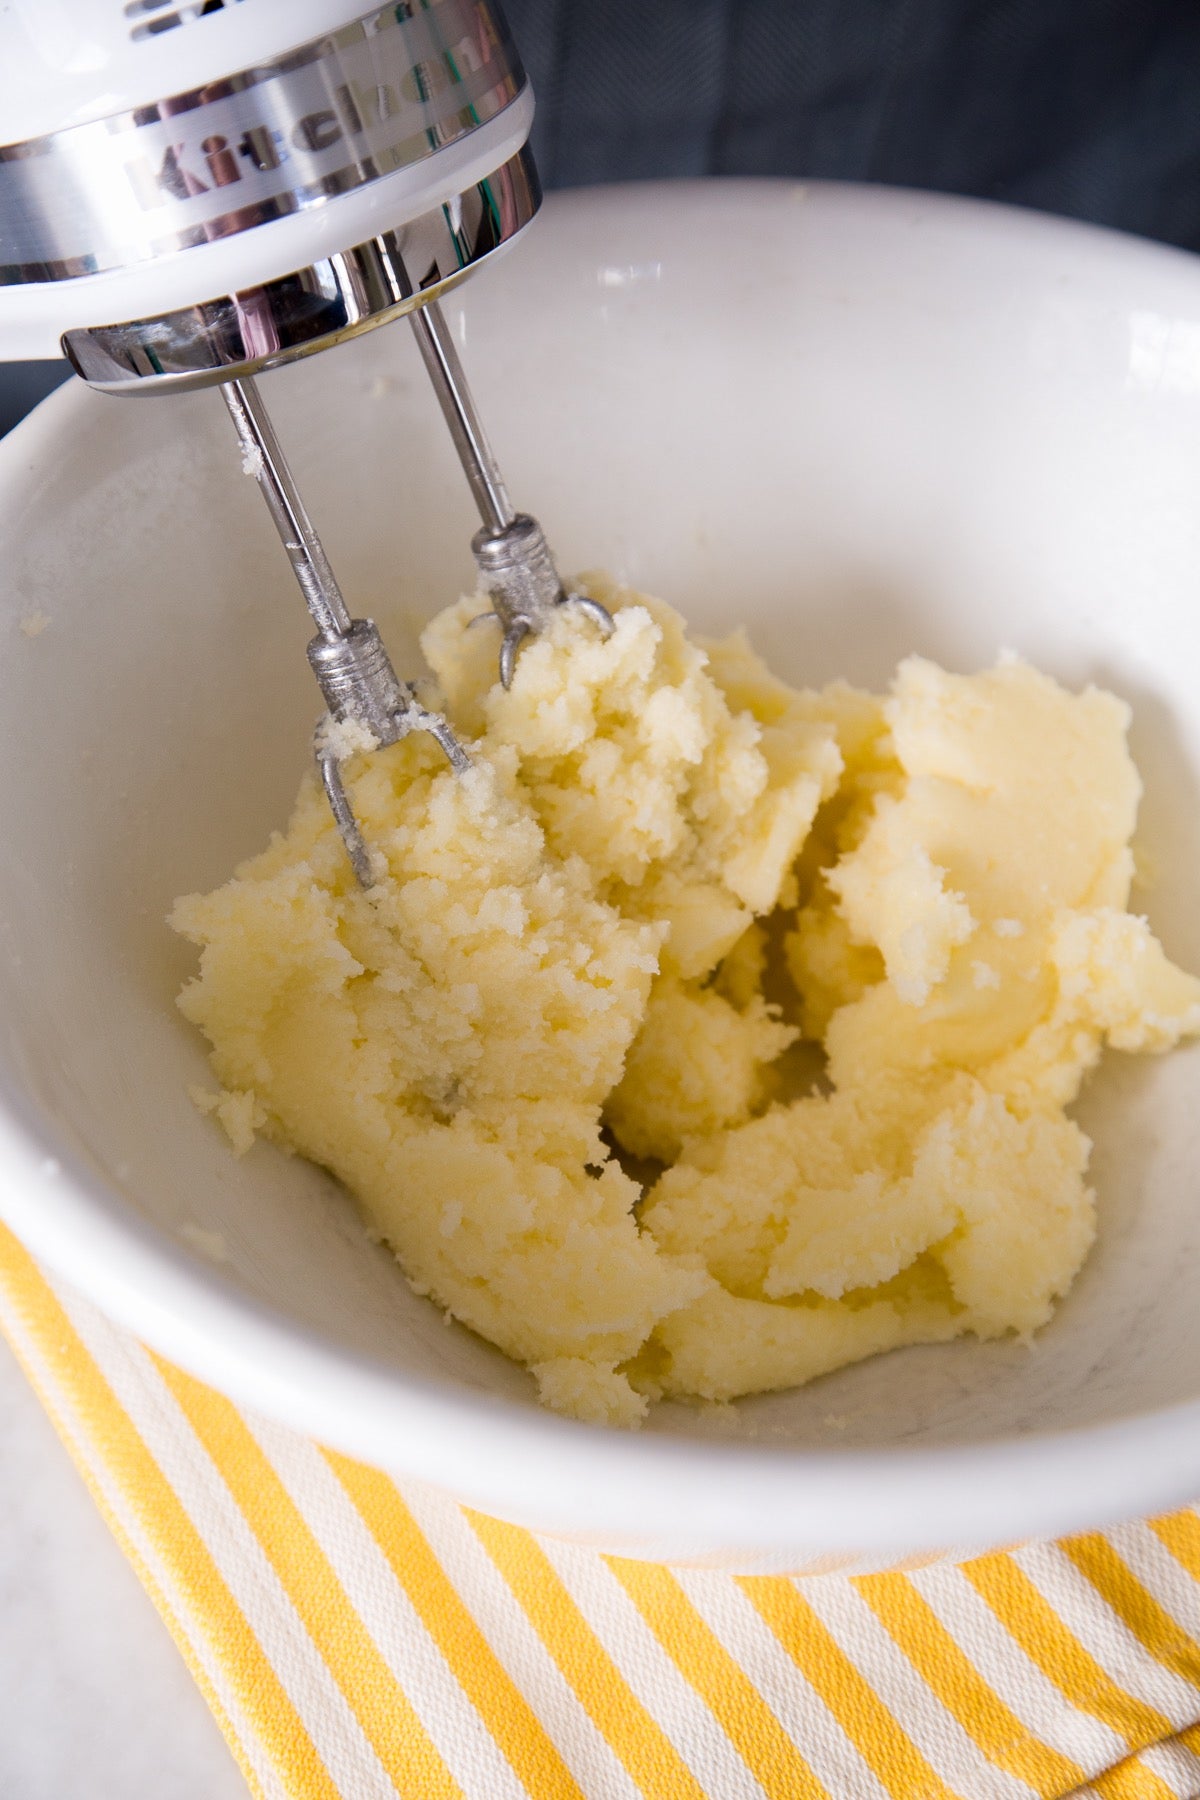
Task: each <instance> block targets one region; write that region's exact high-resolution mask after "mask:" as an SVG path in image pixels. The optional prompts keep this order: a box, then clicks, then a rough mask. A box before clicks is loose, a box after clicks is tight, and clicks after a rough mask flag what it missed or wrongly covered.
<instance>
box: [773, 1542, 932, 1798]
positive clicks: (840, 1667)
mask: <svg viewBox="0 0 1200 1800" xmlns="http://www.w3.org/2000/svg"><path fill="white" fill-rule="evenodd" d="M739 1585H740V1586H741V1587H742V1589H743V1590H744V1591H745V1593H746V1594H747V1595H748V1596H749V1598H750V1600H751V1601H752V1602H753V1604H754V1606H755V1607H756V1608H757V1609H758V1611H759V1612H760V1613H761V1615H762V1617H763V1618H764V1619H765V1620H766V1622H767V1624H768V1625H769V1626H770V1627H771V1630H772V1631H773V1632H774V1633H775V1636H776V1637H777V1638H778V1639H779V1641H780V1643H781V1644H782V1645H783V1647H784V1649H785V1650H786V1651H787V1652H788V1654H789V1656H790V1657H791V1658H792V1660H793V1662H794V1663H795V1664H796V1666H797V1668H799V1669H800V1670H801V1671H802V1673H803V1674H804V1676H805V1678H806V1679H807V1680H808V1681H809V1682H810V1683H811V1685H812V1686H813V1687H814V1688H815V1689H816V1691H817V1693H818V1694H820V1696H821V1698H822V1700H824V1702H825V1704H826V1706H827V1707H828V1708H829V1710H830V1712H831V1713H832V1714H833V1716H834V1718H835V1719H836V1720H837V1722H838V1724H839V1725H840V1726H841V1728H842V1730H843V1731H844V1732H845V1733H846V1736H847V1737H848V1738H849V1739H850V1742H851V1743H852V1744H854V1746H855V1747H856V1749H857V1750H858V1752H859V1754H860V1756H861V1757H862V1759H863V1761H864V1762H865V1763H866V1764H867V1765H868V1766H869V1767H870V1768H871V1769H872V1770H873V1771H874V1772H875V1774H876V1775H877V1776H878V1778H879V1780H880V1781H881V1782H882V1783H883V1785H884V1787H885V1788H887V1789H888V1791H889V1793H892V1794H895V1795H896V1797H897V1800H908V1797H909V1796H910V1795H916V1794H919V1795H920V1796H921V1800H926V1797H928V1800H960V1797H959V1796H958V1795H957V1794H956V1793H954V1792H953V1790H952V1789H950V1788H948V1787H947V1786H946V1784H945V1782H944V1781H943V1780H942V1779H941V1777H940V1776H939V1775H938V1773H937V1771H936V1770H935V1769H933V1768H932V1767H931V1766H930V1764H929V1763H927V1762H926V1760H925V1758H924V1757H923V1756H922V1754H921V1752H920V1751H919V1750H918V1748H917V1746H916V1745H915V1744H914V1743H913V1741H912V1739H911V1738H910V1737H909V1736H908V1734H907V1732H906V1731H905V1730H904V1729H903V1727H902V1726H901V1724H900V1722H899V1720H898V1719H897V1718H896V1717H895V1716H894V1714H893V1713H892V1712H891V1711H890V1710H889V1709H888V1708H887V1707H886V1706H885V1705H884V1703H883V1701H882V1700H881V1699H880V1698H879V1695H878V1694H877V1693H876V1692H875V1690H874V1688H873V1687H871V1686H870V1685H869V1683H868V1682H867V1681H865V1680H864V1678H863V1676H862V1674H861V1673H860V1672H859V1670H858V1668H857V1667H856V1666H855V1664H854V1663H852V1662H851V1660H850V1658H849V1657H848V1656H847V1655H846V1653H845V1651H844V1650H843V1649H842V1647H841V1645H840V1644H839V1643H838V1642H837V1639H836V1638H834V1637H833V1635H832V1634H831V1633H830V1632H829V1630H828V1629H827V1628H826V1626H825V1624H824V1623H823V1621H822V1620H821V1619H820V1618H819V1617H818V1616H817V1614H816V1613H815V1612H814V1611H813V1610H812V1608H811V1606H809V1604H808V1602H807V1601H806V1600H805V1599H803V1597H802V1596H801V1595H800V1593H799V1592H798V1591H797V1590H796V1589H795V1588H794V1587H793V1586H792V1585H791V1583H790V1582H788V1581H776V1580H773V1579H771V1578H769V1577H764V1576H744V1577H742V1578H741V1579H740V1581H739Z"/></svg>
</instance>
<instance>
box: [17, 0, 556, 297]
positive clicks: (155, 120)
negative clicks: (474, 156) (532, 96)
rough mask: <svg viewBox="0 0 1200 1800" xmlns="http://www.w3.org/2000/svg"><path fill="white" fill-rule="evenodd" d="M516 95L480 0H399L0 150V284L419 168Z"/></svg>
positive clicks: (76, 267) (502, 39) (164, 249)
mask: <svg viewBox="0 0 1200 1800" xmlns="http://www.w3.org/2000/svg"><path fill="white" fill-rule="evenodd" d="M524 84H525V75H524V71H523V69H522V67H521V62H520V58H519V57H518V55H517V52H516V50H515V48H514V46H513V43H512V39H511V38H510V36H509V33H508V28H507V26H506V25H505V23H504V19H503V17H502V15H501V13H500V12H499V10H498V7H497V6H496V5H495V4H493V0H400V3H399V4H393V5H391V6H387V7H384V8H380V9H377V10H375V11H373V12H370V13H368V14H366V16H365V17H363V18H361V19H358V20H356V21H355V22H354V23H353V24H350V25H346V26H343V27H341V28H340V29H339V30H337V31H333V32H330V33H329V34H327V35H326V36H324V37H321V38H317V39H314V40H312V41H311V42H310V43H307V44H304V45H302V46H301V47H300V48H298V49H296V50H293V51H289V52H288V53H287V54H286V55H285V56H282V57H280V58H279V59H278V60H277V61H275V62H273V63H270V64H266V65H263V66H262V67H259V68H255V69H245V70H242V71H241V72H239V73H237V74H234V75H230V76H228V77H226V78H225V79H224V80H222V81H217V82H211V83H209V84H208V85H207V86H205V87H203V88H197V89H194V90H192V91H190V92H188V93H183V94H176V95H174V96H172V97H171V98H170V99H167V100H161V101H159V102H158V103H157V104H155V105H153V106H145V107H139V108H138V109H137V110H136V111H133V112H126V113H115V114H113V115H112V116H110V117H109V118H106V119H100V120H96V121H93V122H92V123H91V124H88V125H78V126H73V127H70V128H68V129H67V130H64V131H59V132H55V133H54V134H53V135H52V136H50V137H42V138H30V139H26V140H25V141H24V142H23V143H18V144H8V145H0V285H7V284H12V283H16V282H44V281H68V280H71V279H73V278H74V277H77V276H81V275H94V274H99V273H101V272H103V271H105V270H108V269H115V268H125V267H128V266H129V265H130V264H136V263H139V262H145V261H149V260H150V259H152V258H154V257H158V256H162V255H165V254H167V253H169V252H171V251H175V250H185V249H189V248H191V247H192V246H194V245H196V244H203V243H208V242H211V241H212V240H213V239H215V238H221V237H228V236H231V235H233V234H235V233H237V232H241V231H246V230H249V229H251V228H252V227H253V226H255V225H261V224H264V223H265V222H267V221H268V220H270V219H276V218H280V217H282V216H283V215H285V214H287V213H292V212H297V211H299V210H301V209H303V208H306V207H310V206H316V205H320V204H321V203H322V202H323V201H325V200H327V199H329V198H331V197H332V196H334V195H337V194H344V193H347V192H349V191H350V190H352V189H354V188H358V187H363V186H365V185H366V184H368V183H369V182H372V181H376V180H378V179H379V177H380V176H382V175H388V174H391V173H393V172H394V171H395V170H397V169H400V168H406V167H409V166H411V165H412V164H414V163H418V162H420V161H422V160H423V159H424V158H425V157H428V156H430V155H432V154H433V153H434V152H435V151H437V150H439V149H441V148H443V147H444V146H445V145H446V144H450V143H454V142H456V141H457V140H459V139H461V138H464V137H466V136H467V135H468V134H469V133H470V132H471V131H473V130H474V129H475V128H476V126H478V125H482V124H484V123H486V122H487V121H488V120H490V119H493V118H495V117H496V116H497V114H498V113H500V112H502V111H503V109H504V108H505V107H506V106H508V105H509V104H510V103H511V101H512V100H513V99H515V97H516V96H517V94H518V93H519V92H520V91H521V89H522V88H523V86H524Z"/></svg>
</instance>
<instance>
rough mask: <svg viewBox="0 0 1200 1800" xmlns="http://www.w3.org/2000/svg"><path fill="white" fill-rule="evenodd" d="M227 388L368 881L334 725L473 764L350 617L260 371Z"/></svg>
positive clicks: (333, 791) (336, 792)
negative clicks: (298, 619)
mask: <svg viewBox="0 0 1200 1800" xmlns="http://www.w3.org/2000/svg"><path fill="white" fill-rule="evenodd" d="M221 393H222V394H223V396H224V399H225V404H226V406H227V407H228V408H229V416H230V418H231V419H232V420H233V424H234V429H235V431H236V432H237V436H238V442H239V444H240V445H241V450H242V466H243V468H244V469H245V470H246V472H247V474H251V475H253V476H254V478H255V480H256V481H257V482H258V485H259V490H260V492H261V493H262V495H263V498H264V499H265V500H266V503H267V508H268V511H269V512H270V514H271V517H272V519H273V520H274V521H275V529H276V530H277V531H278V533H279V536H280V539H281V540H282V543H283V547H284V549H285V550H286V551H287V553H288V558H289V560H290V562H291V565H292V570H293V573H294V574H295V577H296V580H297V582H298V583H299V585H300V591H301V593H302V594H303V595H304V599H305V602H306V604H307V606H308V610H309V612H310V613H311V614H312V616H313V620H314V622H315V623H316V626H317V636H316V637H315V638H313V640H312V641H311V643H310V644H309V646H308V660H309V665H310V667H311V668H312V672H313V674H314V675H315V676H316V678H317V681H318V683H319V685H320V688H321V692H322V694H323V695H324V696H325V704H326V706H327V707H328V708H329V713H328V716H327V717H326V718H325V719H323V720H322V721H321V723H320V725H318V727H317V732H316V738H315V753H316V758H317V766H318V768H319V770H320V774H321V780H322V782H323V783H324V786H325V793H326V796H327V798H328V800H329V805H330V809H331V811H332V813H333V816H334V819H335V821H336V823H337V827H338V830H339V831H340V833H341V836H342V842H343V843H344V844H345V846H346V853H347V855H348V856H349V858H350V862H351V865H352V866H353V869H354V873H355V875H356V876H357V877H358V880H359V882H360V884H361V885H362V886H363V887H364V888H368V887H371V886H372V885H373V883H374V880H375V874H374V869H373V867H372V862H371V855H370V851H369V850H368V848H367V844H366V841H365V839H364V838H363V835H362V832H361V830H360V829H359V825H358V822H357V820H356V819H355V817H354V811H353V808H352V807H351V805H350V798H349V795H348V794H347V793H346V788H345V784H344V782H343V781H342V774H341V763H342V760H343V757H344V756H345V755H346V754H348V753H349V752H347V751H345V750H342V749H340V748H339V746H338V739H337V736H336V733H335V732H333V731H332V730H331V729H330V727H331V726H336V725H345V724H355V725H361V726H362V727H363V729H364V730H365V731H366V732H368V733H369V734H370V738H371V739H372V740H373V741H374V743H375V744H376V745H377V746H383V745H385V744H394V743H396V741H397V740H398V739H399V738H402V737H407V735H408V733H409V732H410V731H427V732H428V733H429V734H430V736H431V737H433V738H434V739H435V740H436V741H437V743H438V744H439V745H440V746H441V748H442V750H443V751H444V753H445V755H446V757H447V759H448V761H449V762H450V765H451V767H452V768H453V769H454V771H455V773H456V774H462V772H463V771H464V770H465V769H466V768H468V767H469V762H468V758H467V755H466V752H465V751H464V750H463V748H462V746H461V745H460V744H459V742H458V740H457V738H456V737H455V736H454V734H453V732H452V731H451V729H450V727H449V725H448V724H447V723H446V721H445V719H444V718H442V716H441V714H440V713H435V712H430V711H429V710H428V709H427V708H426V707H424V706H422V705H421V704H420V702H419V701H418V700H417V698H416V696H415V694H414V693H413V691H412V689H411V688H410V687H409V686H408V684H407V683H405V682H401V681H400V680H399V679H398V678H397V675H396V672H395V670H394V669H393V667H392V663H391V659H390V657H389V656H388V653H387V650H386V648H385V646H384V642H383V639H382V638H381V637H380V635H379V631H378V628H377V627H376V625H375V623H374V621H373V620H371V619H352V618H351V617H350V612H349V609H348V608H347V606H346V602H345V601H344V600H343V598H342V591H341V589H340V588H339V587H338V584H337V578H336V576H335V575H334V573H333V569H332V568H331V567H330V563H329V558H328V557H327V556H326V554H325V548H324V545H323V544H322V543H321V540H320V538H319V537H318V536H317V532H316V528H315V527H314V525H313V522H312V520H311V519H310V518H309V516H308V510H307V508H306V507H305V504H304V501H303V500H302V499H301V497H300V491H299V489H298V488H297V486H296V481H295V477H294V476H293V474H292V471H291V469H290V468H289V467H288V462H287V458H286V457H285V456H284V454H283V451H282V449H281V448H280V444H279V439H278V438H277V437H276V435H275V428H274V426H273V425H272V423H271V418H270V414H269V413H268V412H267V409H266V407H265V405H264V404H263V399H262V395H261V394H260V393H259V391H258V387H257V385H256V383H255V381H254V379H253V377H251V376H243V377H242V378H241V379H240V380H235V381H229V382H225V383H223V384H222V386H221Z"/></svg>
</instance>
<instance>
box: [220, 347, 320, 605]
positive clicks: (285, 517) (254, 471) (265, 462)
mask: <svg viewBox="0 0 1200 1800" xmlns="http://www.w3.org/2000/svg"><path fill="white" fill-rule="evenodd" d="M221 393H222V394H223V396H224V399H225V404H226V406H227V407H228V408H229V416H230V417H231V418H232V420H233V427H234V430H235V431H236V432H237V434H238V442H239V444H240V445H241V447H242V466H243V468H244V469H245V471H246V473H247V474H248V475H253V476H254V477H255V479H256V481H257V482H258V485H259V489H260V491H261V493H262V496H263V499H264V500H265V501H266V503H267V509H268V511H269V512H270V514H271V517H272V518H273V519H274V521H275V529H276V530H277V531H278V533H279V536H280V539H281V541H282V543H283V547H284V549H285V550H286V551H287V553H288V557H289V559H290V561H291V565H292V571H293V573H294V575H295V577H296V580H297V582H298V583H299V584H300V591H301V593H302V594H303V595H304V600H305V604H306V605H307V607H308V610H309V612H310V613H311V614H312V616H313V623H314V624H315V625H316V627H317V630H318V631H319V632H320V633H321V636H322V637H325V638H335V637H341V636H343V635H344V633H346V632H348V631H349V629H350V612H349V609H348V608H347V606H346V602H345V601H344V600H343V599H342V590H341V589H340V588H339V586H338V584H337V578H336V577H335V575H334V573H333V570H332V569H331V568H330V566H329V558H328V557H327V556H326V554H325V546H324V545H323V544H322V542H321V540H320V538H319V537H318V536H317V533H316V528H315V526H314V525H313V522H312V520H311V519H310V518H309V516H308V508H307V507H306V506H305V504H304V501H303V500H302V499H301V497H300V490H299V488H298V487H297V486H296V480H295V477H294V476H293V474H292V471H291V469H290V468H289V467H288V462H287V458H286V457H285V456H284V454H283V451H282V449H281V448H280V444H279V439H278V438H277V437H276V435H275V427H274V425H272V423H271V416H270V414H269V413H268V411H267V409H266V407H265V406H264V405H263V398H262V395H261V394H260V393H259V391H258V383H257V382H256V381H255V380H254V377H253V376H252V375H246V376H243V377H242V379H241V380H240V381H227V382H225V383H223V385H222V387H221Z"/></svg>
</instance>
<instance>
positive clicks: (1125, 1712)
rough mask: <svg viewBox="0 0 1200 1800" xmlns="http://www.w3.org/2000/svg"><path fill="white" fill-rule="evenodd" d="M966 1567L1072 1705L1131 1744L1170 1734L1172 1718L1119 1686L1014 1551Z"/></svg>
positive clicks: (970, 1577) (974, 1583) (971, 1579)
mask: <svg viewBox="0 0 1200 1800" xmlns="http://www.w3.org/2000/svg"><path fill="white" fill-rule="evenodd" d="M962 1572H963V1574H964V1575H965V1576H966V1578H967V1580H968V1581H969V1582H971V1584H972V1586H973V1587H974V1588H975V1589H976V1590H977V1592H978V1593H979V1594H981V1595H982V1597H983V1598H984V1599H985V1600H986V1601H987V1603H988V1605H989V1606H990V1607H991V1609H992V1611H993V1612H994V1613H995V1615H996V1617H997V1618H998V1619H999V1621H1000V1623H1001V1624H1002V1625H1003V1626H1004V1627H1005V1629H1006V1630H1007V1631H1008V1632H1009V1634H1010V1635H1011V1636H1012V1637H1014V1638H1015V1639H1016V1641H1017V1643H1018V1644H1020V1646H1021V1648H1022V1650H1024V1652H1025V1654H1026V1656H1028V1657H1029V1658H1030V1660H1031V1661H1032V1662H1035V1663H1036V1664H1037V1666H1038V1668H1039V1669H1040V1670H1041V1671H1042V1673H1043V1675H1045V1676H1046V1677H1047V1678H1048V1679H1049V1680H1050V1681H1052V1682H1053V1683H1054V1685H1055V1687H1057V1688H1058V1689H1059V1690H1060V1691H1061V1692H1062V1693H1063V1694H1064V1695H1065V1696H1066V1698H1067V1699H1068V1700H1069V1701H1070V1702H1071V1704H1072V1706H1077V1707H1078V1708H1079V1710H1080V1711H1081V1712H1086V1713H1091V1715H1092V1717H1093V1718H1095V1719H1100V1720H1101V1721H1102V1722H1103V1723H1104V1724H1105V1725H1107V1726H1108V1727H1109V1729H1110V1731H1115V1732H1116V1733H1117V1734H1118V1736H1120V1737H1123V1738H1124V1739H1125V1741H1126V1743H1127V1744H1128V1745H1129V1747H1130V1749H1131V1750H1134V1749H1141V1748H1143V1747H1144V1746H1145V1745H1146V1744H1153V1743H1157V1741H1158V1740H1159V1738H1162V1737H1166V1736H1168V1735H1169V1734H1170V1732H1171V1729H1172V1727H1171V1721H1170V1719H1168V1718H1167V1717H1166V1716H1165V1715H1164V1714H1163V1713H1160V1712H1159V1711H1158V1709H1157V1708H1156V1707H1153V1706H1147V1705H1146V1704H1145V1702H1144V1701H1141V1700H1137V1699H1135V1698H1134V1697H1133V1695H1132V1694H1127V1693H1126V1692H1125V1690H1124V1688H1121V1687H1118V1686H1117V1684H1116V1682H1115V1681H1113V1679H1112V1678H1111V1676H1110V1675H1108V1673H1107V1672H1106V1671H1105V1670H1104V1669H1102V1668H1101V1667H1100V1664H1099V1663H1098V1662H1097V1661H1096V1660H1095V1658H1094V1657H1093V1656H1090V1655H1089V1654H1088V1652H1087V1651H1086V1650H1085V1649H1084V1647H1083V1645H1082V1644H1081V1643H1080V1642H1079V1639H1078V1638H1077V1637H1076V1636H1075V1634H1074V1633H1073V1632H1071V1631H1068V1630H1067V1627H1066V1626H1065V1625H1064V1624H1063V1622H1062V1620H1061V1619H1060V1618H1059V1616H1058V1614H1057V1613H1056V1612H1055V1610H1054V1608H1053V1607H1052V1606H1051V1605H1050V1604H1049V1603H1048V1601H1047V1600H1046V1599H1045V1598H1044V1597H1043V1595H1042V1594H1041V1593H1040V1591H1039V1590H1038V1589H1037V1588H1036V1587H1035V1586H1034V1584H1033V1582H1032V1581H1030V1579H1029V1577H1028V1576H1027V1575H1026V1574H1025V1571H1024V1570H1023V1569H1022V1568H1020V1567H1019V1566H1018V1565H1017V1564H1016V1563H1015V1562H1013V1560H1012V1558H1011V1557H1010V1556H981V1557H978V1558H976V1560H975V1561H974V1562H968V1563H963V1565H962Z"/></svg>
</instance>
